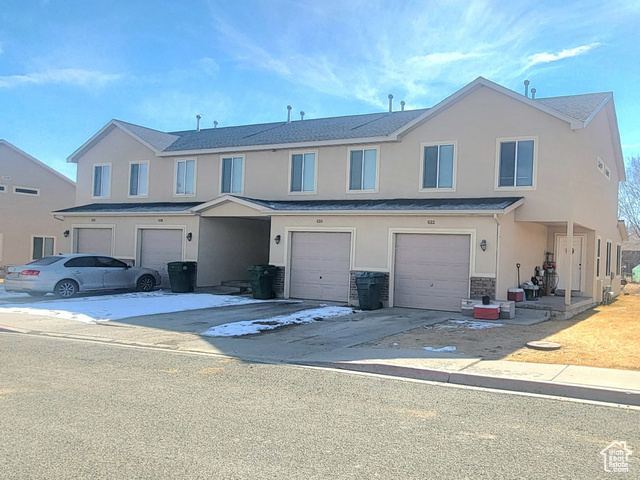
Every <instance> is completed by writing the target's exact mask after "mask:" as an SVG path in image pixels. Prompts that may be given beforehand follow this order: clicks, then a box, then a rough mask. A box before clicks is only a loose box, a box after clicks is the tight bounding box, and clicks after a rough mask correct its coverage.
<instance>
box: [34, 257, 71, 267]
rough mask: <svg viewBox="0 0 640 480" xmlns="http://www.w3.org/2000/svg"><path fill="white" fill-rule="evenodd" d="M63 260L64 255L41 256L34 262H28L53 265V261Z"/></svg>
mask: <svg viewBox="0 0 640 480" xmlns="http://www.w3.org/2000/svg"><path fill="white" fill-rule="evenodd" d="M60 260H62V257H44V258H39V259H38V260H34V261H33V262H30V263H27V265H42V266H45V265H51V264H52V263H56V262H59V261H60Z"/></svg>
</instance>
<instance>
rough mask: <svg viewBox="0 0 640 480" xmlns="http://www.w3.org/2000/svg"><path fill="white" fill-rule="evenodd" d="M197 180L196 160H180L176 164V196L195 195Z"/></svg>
mask: <svg viewBox="0 0 640 480" xmlns="http://www.w3.org/2000/svg"><path fill="white" fill-rule="evenodd" d="M195 180H196V161H195V160H179V161H178V162H176V195H193V194H195Z"/></svg>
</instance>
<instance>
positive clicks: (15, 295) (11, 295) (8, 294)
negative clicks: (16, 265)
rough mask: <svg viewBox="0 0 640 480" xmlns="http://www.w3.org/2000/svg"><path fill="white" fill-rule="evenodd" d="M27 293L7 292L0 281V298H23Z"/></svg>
mask: <svg viewBox="0 0 640 480" xmlns="http://www.w3.org/2000/svg"><path fill="white" fill-rule="evenodd" d="M28 296H29V294H28V293H17V292H7V291H6V290H5V289H4V287H3V286H2V284H1V283H0V300H11V299H12V298H25V297H28Z"/></svg>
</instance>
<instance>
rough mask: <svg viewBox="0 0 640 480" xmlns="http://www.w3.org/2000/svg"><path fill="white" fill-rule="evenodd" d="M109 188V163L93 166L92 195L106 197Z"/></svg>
mask: <svg viewBox="0 0 640 480" xmlns="http://www.w3.org/2000/svg"><path fill="white" fill-rule="evenodd" d="M110 189H111V165H94V166H93V196H94V197H108V196H109V195H110Z"/></svg>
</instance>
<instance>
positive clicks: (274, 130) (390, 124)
mask: <svg viewBox="0 0 640 480" xmlns="http://www.w3.org/2000/svg"><path fill="white" fill-rule="evenodd" d="M426 111H427V109H420V110H405V111H403V112H393V113H391V114H389V113H370V114H366V115H349V116H346V117H331V118H317V119H309V120H295V121H292V122H291V123H287V122H276V123H263V124H256V125H240V126H237V127H220V128H208V129H203V130H200V131H199V132H198V131H196V130H189V131H183V132H172V133H171V135H174V136H177V137H178V138H177V140H176V141H175V142H174V143H173V144H171V145H170V146H168V147H166V148H165V149H164V151H167V152H172V151H179V150H201V149H208V148H225V147H244V146H254V145H272V144H283V143H285V144H286V143H302V142H317V141H327V140H343V139H350V138H367V137H382V136H386V135H389V134H391V133H393V132H395V131H396V130H398V129H399V128H401V127H403V126H405V125H406V124H407V123H409V122H411V121H412V120H414V119H415V118H416V117H419V116H420V115H422V114H423V113H424V112H426Z"/></svg>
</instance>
